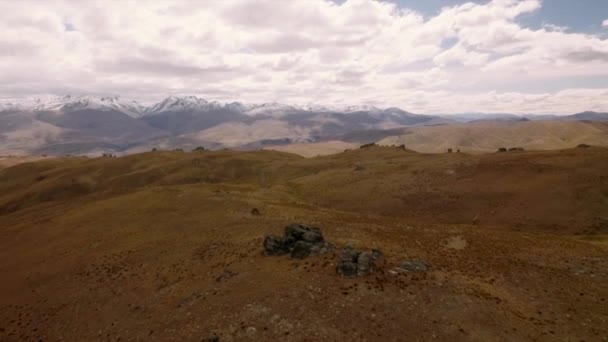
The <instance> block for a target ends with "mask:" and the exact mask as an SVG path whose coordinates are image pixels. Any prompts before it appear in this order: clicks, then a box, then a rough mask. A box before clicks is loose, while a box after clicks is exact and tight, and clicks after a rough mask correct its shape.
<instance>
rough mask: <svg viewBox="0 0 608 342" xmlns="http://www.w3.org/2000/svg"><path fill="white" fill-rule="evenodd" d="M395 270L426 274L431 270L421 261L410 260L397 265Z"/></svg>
mask: <svg viewBox="0 0 608 342" xmlns="http://www.w3.org/2000/svg"><path fill="white" fill-rule="evenodd" d="M397 268H398V269H399V270H398V271H400V270H403V271H407V272H427V271H429V270H430V269H431V265H429V264H428V263H426V262H424V261H421V260H410V261H406V262H403V263H401V265H399V267H397Z"/></svg>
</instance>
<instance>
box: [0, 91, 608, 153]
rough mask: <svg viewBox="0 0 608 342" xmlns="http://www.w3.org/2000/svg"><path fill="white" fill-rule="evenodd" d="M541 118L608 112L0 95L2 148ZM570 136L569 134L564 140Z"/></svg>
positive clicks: (358, 136)
mask: <svg viewBox="0 0 608 342" xmlns="http://www.w3.org/2000/svg"><path fill="white" fill-rule="evenodd" d="M538 120H542V121H582V120H588V121H608V114H607V113H596V112H583V113H578V114H574V115H569V116H556V115H543V116H533V115H527V116H520V115H512V114H479V113H472V114H456V115H421V114H413V113H410V112H407V111H405V110H402V109H400V108H396V107H389V108H378V107H373V106H341V107H338V106H322V105H316V104H309V105H303V106H302V105H289V104H280V103H274V102H273V103H262V104H244V103H240V102H230V103H222V102H218V101H207V100H205V99H202V98H199V97H196V96H182V97H178V96H170V97H167V98H166V99H164V100H162V101H160V102H158V103H154V104H151V105H142V104H140V103H138V102H137V101H134V100H127V99H123V98H121V97H117V96H112V97H95V96H71V95H67V96H63V97H46V98H36V99H20V100H3V101H0V154H50V155H64V154H90V155H95V154H101V153H117V154H128V153H134V152H141V151H146V150H150V149H152V148H159V149H176V148H181V149H192V148H195V147H197V146H203V147H205V148H208V149H221V148H236V149H259V148H271V147H273V146H285V145H291V144H299V145H302V144H307V143H313V142H314V143H323V142H335V141H341V142H347V143H352V144H361V143H369V142H376V141H379V140H383V139H386V138H387V137H391V136H400V135H402V134H411V133H412V130H416V129H419V128H421V126H447V127H452V126H454V127H459V125H462V124H463V123H464V124H465V125H469V124H475V123H479V122H492V124H496V123H497V122H498V123H501V122H504V123H508V122H513V121H516V122H527V121H538ZM404 129H407V130H406V131H404ZM442 134H445V129H443V130H442ZM599 134H600V136H601V135H602V134H603V133H599ZM439 138H440V137H439ZM569 140H570V139H569V138H567V139H565V141H566V144H567V143H568V142H569ZM574 140H576V139H574ZM574 140H573V141H574ZM389 141H396V140H394V139H393V140H390V139H389ZM577 141H578V140H577ZM334 145H335V144H334ZM490 145H492V144H490ZM340 146H341V145H340ZM550 147H551V146H549V148H550ZM492 148H493V147H492Z"/></svg>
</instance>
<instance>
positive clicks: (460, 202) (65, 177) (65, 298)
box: [0, 147, 608, 341]
mask: <svg viewBox="0 0 608 342" xmlns="http://www.w3.org/2000/svg"><path fill="white" fill-rule="evenodd" d="M607 169H608V150H607V149H601V148H590V149H572V150H563V151H552V152H514V153H502V154H487V155H466V154H458V153H452V154H418V153H414V152H411V151H407V150H402V149H398V148H380V147H373V148H369V149H362V150H356V151H349V152H345V153H340V154H336V155H332V156H324V157H318V158H310V159H306V158H302V157H299V156H296V155H291V154H287V153H280V152H272V151H258V152H230V151H222V152H197V153H180V152H171V153H169V152H155V153H145V154H140V155H133V156H127V157H121V158H96V159H79V158H70V159H56V160H45V161H38V162H34V163H24V164H20V165H17V166H14V167H11V168H7V169H4V170H1V171H0V274H2V281H1V282H0V340H2V341H39V340H42V341H59V340H64V341H98V340H99V341H144V340H145V341H201V340H202V341H206V340H209V341H211V340H213V337H214V336H217V337H218V338H219V340H220V341H241V340H244V341H246V340H255V341H274V340H280V341H429V340H437V341H459V340H466V341H582V340H584V341H606V340H608V304H607V303H606V299H607V298H608V286H606V283H607V280H608V242H607V241H608V239H607V237H608V235H607V233H608V226H607V224H606V222H607V221H606V219H608V173H607V172H606V170H607ZM252 208H258V209H259V211H260V215H252V214H251V210H252ZM293 222H298V223H306V224H312V225H317V226H319V227H321V229H322V231H323V234H324V236H325V238H326V239H327V240H328V241H330V242H332V243H333V244H334V245H336V247H337V249H336V250H335V252H332V253H328V254H324V255H319V256H311V257H309V258H306V259H304V260H295V259H290V258H289V257H288V256H264V255H263V253H262V241H263V238H264V236H266V235H267V234H281V233H282V231H283V227H284V226H285V225H287V224H290V223H293ZM347 245H348V246H353V247H356V248H377V249H380V250H382V252H383V253H384V255H385V260H386V262H385V264H384V265H383V266H382V268H381V269H380V270H378V271H377V272H375V273H374V274H372V275H370V276H367V277H358V278H343V277H341V276H339V275H337V274H336V263H337V261H338V259H339V254H340V251H341V249H342V248H344V246H347ZM408 260H423V261H425V262H426V263H428V264H429V265H430V266H431V269H430V270H429V271H427V272H410V273H398V274H395V273H394V272H391V270H392V269H393V268H394V267H395V266H397V265H398V264H400V263H401V262H403V261H408Z"/></svg>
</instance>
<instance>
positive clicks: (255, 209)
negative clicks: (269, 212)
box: [251, 208, 261, 216]
mask: <svg viewBox="0 0 608 342" xmlns="http://www.w3.org/2000/svg"><path fill="white" fill-rule="evenodd" d="M251 215H253V216H260V215H261V214H260V210H259V209H258V208H253V209H251Z"/></svg>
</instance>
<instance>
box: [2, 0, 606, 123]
mask: <svg viewBox="0 0 608 342" xmlns="http://www.w3.org/2000/svg"><path fill="white" fill-rule="evenodd" d="M0 32H2V34H0V75H1V77H0V98H24V97H36V96H44V95H65V94H73V95H84V94H87V95H100V96H106V95H120V96H122V97H125V98H130V99H136V100H139V101H141V102H143V103H152V102H154V101H159V100H161V99H162V98H164V97H167V96H169V95H196V96H199V97H202V98H205V99H207V100H219V101H242V102H247V103H262V102H279V103H289V104H309V103H314V104H323V105H344V104H349V105H358V104H367V105H375V106H379V107H392V106H397V107H400V108H402V109H404V110H408V111H410V112H414V113H434V114H448V113H468V112H486V113H516V114H517V113H519V114H521V113H536V114H541V113H554V114H571V113H575V112H580V111H584V110H595V111H607V112H608V1H606V0H576V1H573V0H544V1H541V0H493V1H489V0H488V1H481V0H480V1H470V2H467V1H457V0H443V1H442V0H424V1H422V0H384V1H377V0H335V1H330V0H287V1H286V0H234V1H232V0H222V1H219V0H217V1H216V0H201V1H195V0H182V1H154V0H148V1H118V0H110V1H95V0H87V1H72V0H45V1H27V0H24V1H8V0H0Z"/></svg>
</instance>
